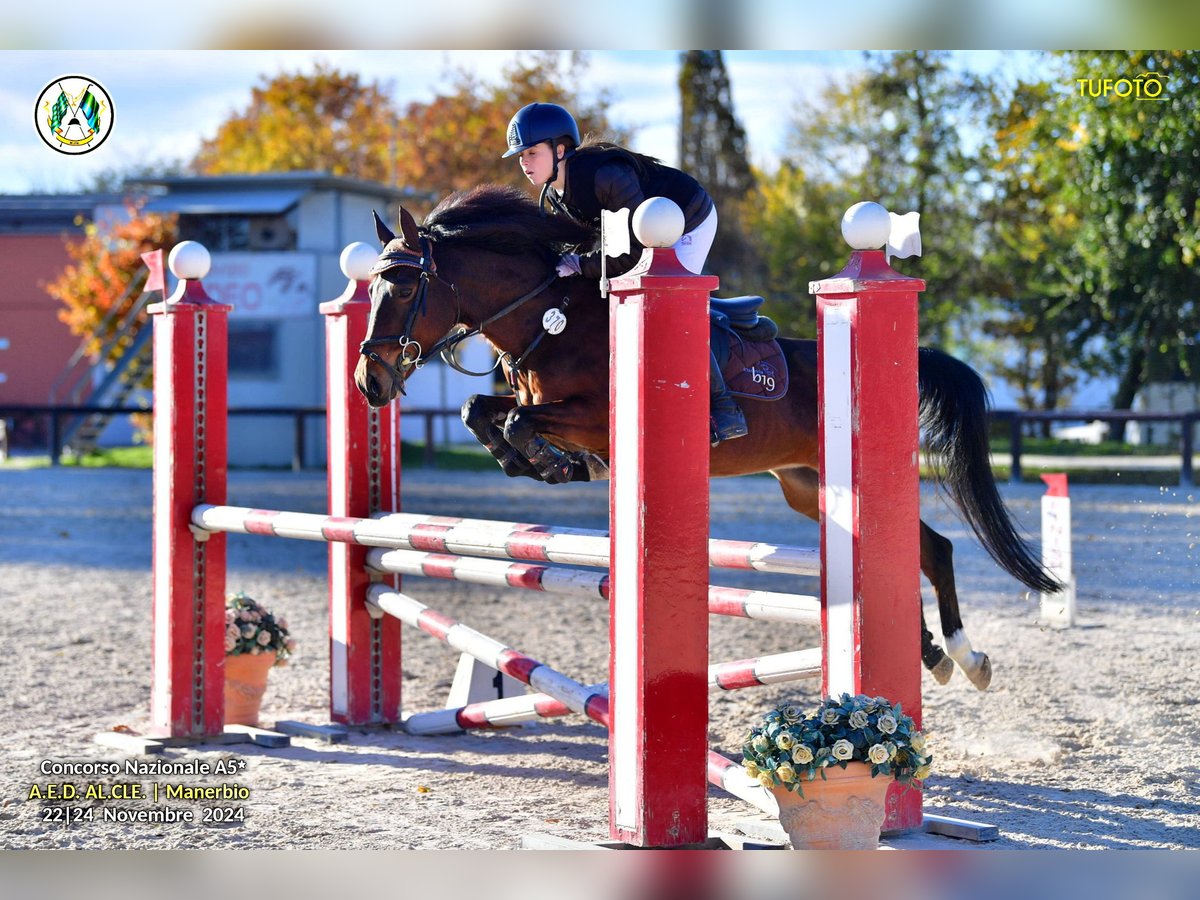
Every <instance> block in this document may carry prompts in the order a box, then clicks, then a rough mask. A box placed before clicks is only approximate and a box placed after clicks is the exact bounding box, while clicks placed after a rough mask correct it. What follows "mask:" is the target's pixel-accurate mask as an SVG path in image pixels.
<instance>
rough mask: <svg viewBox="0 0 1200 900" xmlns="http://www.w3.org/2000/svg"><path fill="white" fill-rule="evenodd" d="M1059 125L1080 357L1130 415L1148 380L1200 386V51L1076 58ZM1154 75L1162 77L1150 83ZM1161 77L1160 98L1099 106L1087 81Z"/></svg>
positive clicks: (1105, 100) (1113, 100)
mask: <svg viewBox="0 0 1200 900" xmlns="http://www.w3.org/2000/svg"><path fill="white" fill-rule="evenodd" d="M1061 58H1062V59H1063V61H1064V62H1065V64H1066V66H1065V73H1064V74H1065V75H1066V78H1065V79H1064V81H1066V82H1067V85H1068V90H1066V91H1064V92H1063V93H1062V94H1061V95H1060V101H1059V104H1058V106H1057V107H1056V108H1055V110H1054V121H1055V123H1056V124H1057V125H1058V126H1059V127H1060V128H1062V129H1064V130H1067V129H1069V130H1070V132H1071V133H1072V134H1073V135H1074V141H1073V142H1071V143H1070V144H1069V145H1068V146H1067V147H1066V148H1065V153H1064V157H1063V159H1062V160H1060V161H1059V163H1058V165H1059V166H1060V167H1061V168H1062V169H1064V170H1065V171H1067V172H1069V173H1070V175H1071V177H1070V178H1069V179H1067V180H1066V181H1065V183H1064V188H1063V192H1062V196H1063V198H1064V201H1065V202H1066V203H1067V204H1068V205H1069V207H1070V208H1071V209H1072V210H1073V211H1074V213H1075V215H1077V216H1078V219H1079V223H1080V225H1079V228H1078V231H1077V234H1076V240H1075V244H1074V247H1075V250H1076V254H1077V256H1076V258H1075V260H1073V261H1074V262H1076V263H1077V265H1078V266H1079V270H1078V272H1077V274H1076V275H1075V278H1074V285H1075V292H1076V294H1075V297H1074V302H1076V303H1078V304H1080V306H1081V309H1082V310H1083V312H1082V314H1081V319H1082V320H1083V321H1084V327H1082V328H1081V330H1080V332H1079V334H1078V335H1077V336H1076V337H1075V339H1074V345H1075V346H1074V349H1075V350H1076V352H1078V353H1080V354H1084V355H1086V357H1087V359H1088V361H1089V362H1090V364H1091V365H1092V366H1093V367H1095V368H1097V369H1100V370H1103V371H1108V372H1110V373H1112V374H1114V375H1116V376H1117V378H1118V384H1117V390H1116V393H1115V395H1114V397H1113V405H1114V406H1115V407H1116V408H1118V409H1127V408H1129V407H1130V405H1131V404H1132V402H1133V399H1134V396H1135V395H1136V394H1137V391H1138V390H1139V389H1140V388H1141V387H1142V386H1144V385H1145V384H1146V383H1148V382H1152V381H1171V380H1198V379H1200V347H1198V346H1197V340H1198V336H1200V265H1198V258H1200V173H1198V171H1197V162H1196V160H1197V159H1200V54H1197V53H1195V52H1185V51H1155V52H1153V53H1150V52H1143V51H1114V52H1088V51H1072V52H1068V53H1065V54H1063V55H1062V57H1061ZM1149 73H1156V75H1155V76H1149ZM1138 76H1145V77H1153V78H1154V80H1155V81H1159V82H1160V83H1161V84H1162V85H1163V89H1162V94H1161V99H1140V100H1139V99H1136V98H1134V97H1122V96H1120V95H1119V94H1117V93H1116V92H1108V93H1107V94H1106V95H1104V96H1100V97H1094V96H1092V95H1091V93H1092V92H1091V90H1090V89H1081V88H1080V87H1079V86H1078V85H1079V81H1080V80H1082V81H1084V82H1085V83H1086V84H1094V83H1101V84H1102V80H1103V79H1106V78H1108V79H1113V80H1114V81H1116V80H1119V79H1129V80H1130V82H1132V81H1134V80H1136V79H1137V78H1138Z"/></svg>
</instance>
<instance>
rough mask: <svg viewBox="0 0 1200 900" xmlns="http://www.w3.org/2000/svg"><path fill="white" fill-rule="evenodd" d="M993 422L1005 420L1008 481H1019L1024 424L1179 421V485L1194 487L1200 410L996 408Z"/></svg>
mask: <svg viewBox="0 0 1200 900" xmlns="http://www.w3.org/2000/svg"><path fill="white" fill-rule="evenodd" d="M991 417H992V419H993V420H994V421H1007V422H1008V427H1009V432H1008V433H1009V442H1010V449H1009V452H1010V453H1011V455H1012V463H1011V469H1010V472H1009V481H1012V482H1019V481H1020V480H1021V454H1022V449H1023V448H1022V431H1023V426H1024V424H1025V423H1026V422H1096V421H1100V422H1109V423H1112V424H1118V423H1120V424H1124V423H1127V422H1178V423H1179V424H1180V433H1179V458H1180V459H1179V484H1180V486H1182V487H1192V486H1193V485H1195V483H1196V481H1195V475H1194V469H1193V456H1194V455H1195V431H1196V425H1197V423H1200V411H1193V412H1183V413H1179V412H1176V413H1166V412H1134V411H1132V410H1124V409H1083V410H1052V411H1042V410H1025V409H996V410H992V411H991Z"/></svg>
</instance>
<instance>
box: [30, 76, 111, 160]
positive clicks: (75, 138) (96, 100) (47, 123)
mask: <svg viewBox="0 0 1200 900" xmlns="http://www.w3.org/2000/svg"><path fill="white" fill-rule="evenodd" d="M33 123H34V127H35V128H37V133H38V135H39V136H40V137H41V139H42V140H43V141H45V143H46V146H47V147H49V148H50V149H51V150H57V151H58V152H59V153H66V154H67V155H69V156H77V155H79V154H81V153H90V152H91V151H93V150H95V149H96V148H97V147H99V146H100V145H101V144H103V143H104V142H105V141H106V140H107V139H108V136H109V134H111V133H112V126H113V103H112V98H111V97H109V96H108V91H106V90H105V89H104V87H103V85H101V84H100V83H99V82H98V81H96V79H94V78H91V77H89V76H87V75H60V76H59V77H58V78H55V79H54V80H53V81H51V82H50V83H49V84H48V85H46V87H45V88H43V89H42V93H41V94H40V95H39V96H38V98H37V102H36V103H35V104H34V107H33Z"/></svg>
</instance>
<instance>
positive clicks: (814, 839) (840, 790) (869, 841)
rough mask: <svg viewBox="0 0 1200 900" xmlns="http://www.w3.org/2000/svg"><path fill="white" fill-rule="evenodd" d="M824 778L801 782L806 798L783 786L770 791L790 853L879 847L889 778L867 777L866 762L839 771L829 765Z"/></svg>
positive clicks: (890, 780)
mask: <svg viewBox="0 0 1200 900" xmlns="http://www.w3.org/2000/svg"><path fill="white" fill-rule="evenodd" d="M825 775H826V780H822V779H821V776H820V775H818V776H817V778H816V780H814V781H801V782H800V785H801V787H803V788H804V796H803V797H801V796H800V795H799V794H798V793H794V792H792V791H789V790H786V789H784V788H781V787H776V788H773V789H772V793H773V794H774V795H775V797H776V799H777V800H778V801H779V824H780V825H782V826H783V829H784V831H786V832H787V833H788V837H789V838H791V841H792V849H794V850H873V849H875V848H876V847H878V846H879V832H880V830H881V829H882V828H883V818H884V813H885V812H886V808H885V806H884V800H885V798H886V797H887V792H888V788H889V787H890V786H891V784H892V779H891V778H888V777H886V776H883V775H880V776H879V777H878V778H872V777H871V767H870V766H869V765H868V764H867V763H862V762H852V763H850V764H849V765H847V766H846V768H845V769H842V768H841V767H840V766H830V767H829V768H828V769H826V770H825Z"/></svg>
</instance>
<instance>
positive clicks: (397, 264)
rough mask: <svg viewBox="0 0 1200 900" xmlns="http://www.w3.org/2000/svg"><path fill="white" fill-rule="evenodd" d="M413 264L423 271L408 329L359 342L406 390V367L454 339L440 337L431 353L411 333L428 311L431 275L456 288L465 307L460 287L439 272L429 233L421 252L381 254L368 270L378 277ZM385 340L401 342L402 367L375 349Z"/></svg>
mask: <svg viewBox="0 0 1200 900" xmlns="http://www.w3.org/2000/svg"><path fill="white" fill-rule="evenodd" d="M399 268H410V269H419V270H420V272H421V274H420V276H419V278H418V282H417V293H416V296H414V297H413V300H412V303H411V304H410V305H409V308H408V316H407V318H406V319H405V320H404V330H403V331H402V332H401V333H400V334H393V335H387V336H386V337H377V338H371V339H370V340H366V341H363V342H362V343H361V344H359V347H358V350H359V352H360V353H361V354H362V355H363V356H365V357H366V358H367V359H369V360H370V361H371V362H373V363H378V364H379V365H380V366H383V368H385V369H387V370H388V372H389V373H390V374H391V376H392V378H393V379H394V380H395V382H396V385H397V386H398V387H399V388H400V392H401V393H404V380H405V375H404V370H406V369H410V368H418V369H419V368H421V366H423V365H425V362H426V361H427V360H428V359H429V357H430V356H432V355H433V354H434V353H438V352H440V351H441V350H443V349H445V348H446V346H447V345H448V344H449V343H450V341H449V340H448V339H446V338H443V339H442V340H440V341H438V342H437V343H436V344H435V345H434V346H433V347H431V348H430V350H429V352H428V353H422V352H421V345H420V344H419V343H418V342H417V341H414V340H412V338H410V337H409V335H410V334H412V330H413V325H414V323H415V322H416V321H417V316H418V315H424V314H425V301H426V298H427V297H428V295H429V278H430V276H433V277H434V278H436V279H437V280H438V281H440V282H441V283H442V284H444V285H446V286H447V287H448V288H450V290H452V291H453V292H454V300H455V303H456V304H458V306H459V308H460V309H461V306H462V302H461V299H460V298H459V295H458V287H457V286H456V285H454V284H453V283H452V282H449V281H446V279H444V278H442V277H441V276H440V275H438V273H437V263H435V262H434V260H433V243H432V242H431V241H430V240H429V239H428V238H426V237H422V238H421V252H420V253H419V254H418V253H413V252H412V251H407V250H393V251H391V252H388V253H383V254H380V257H379V259H377V260H375V265H373V266H371V270H370V272H368V274H369V275H370V276H371V277H372V278H374V277H375V276H376V275H382V274H383V273H384V272H390V271H392V270H393V269H399ZM457 318H458V313H457V312H456V313H455V320H456V322H455V324H457ZM385 344H399V345H400V356H399V358H398V359H397V362H398V363H399V368H397V367H396V366H393V365H392V364H391V363H389V362H388V361H387V360H385V359H384V358H383V357H382V356H380V355H379V354H378V353H376V352H375V350H374V349H372V348H374V347H381V346H383V345H385ZM410 348H416V349H415V354H414V355H412V356H410V355H409V349H410Z"/></svg>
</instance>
